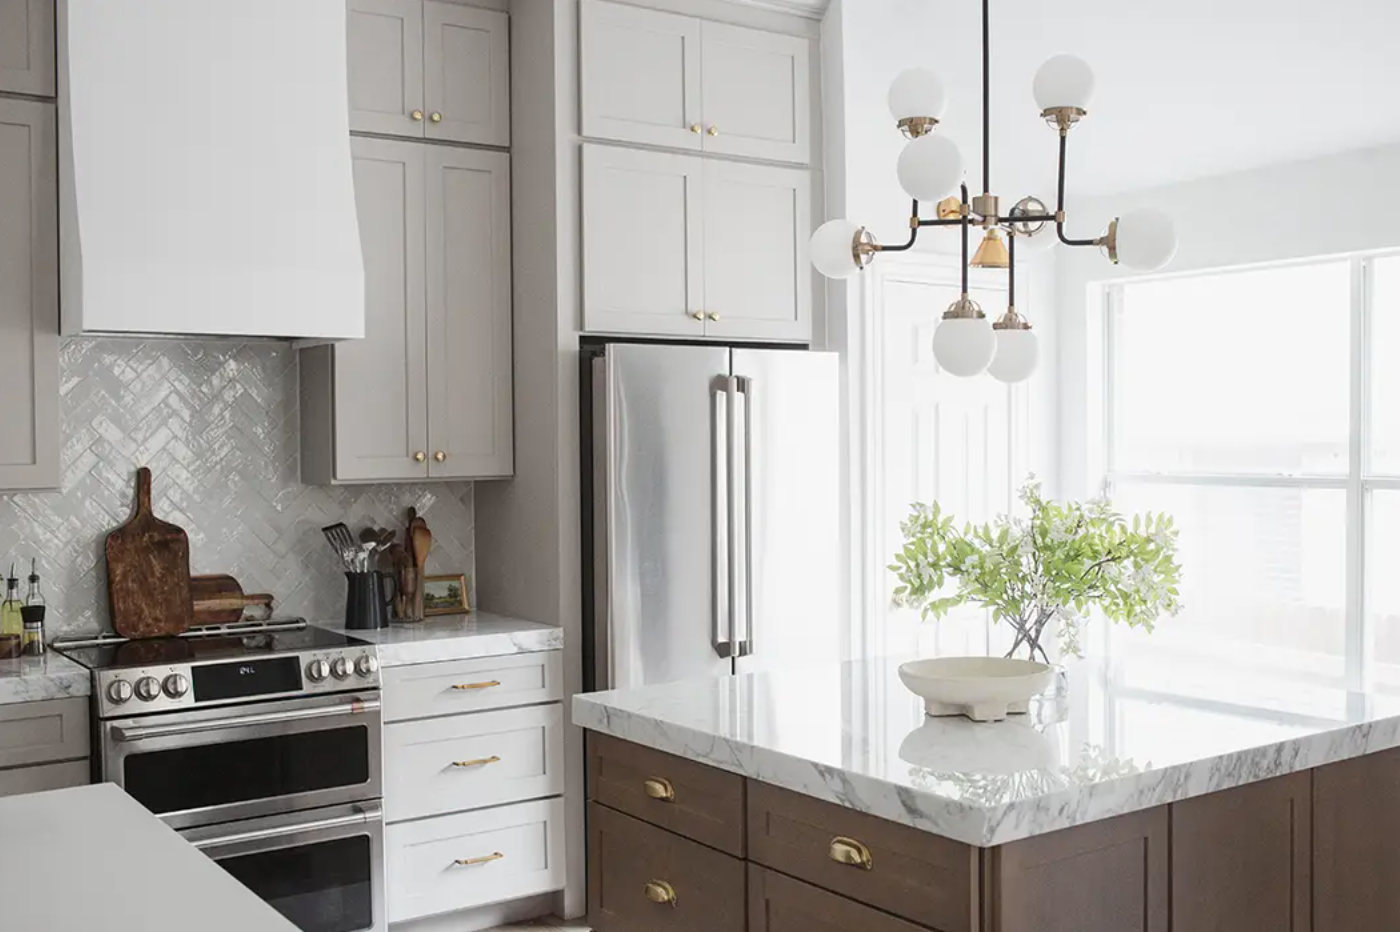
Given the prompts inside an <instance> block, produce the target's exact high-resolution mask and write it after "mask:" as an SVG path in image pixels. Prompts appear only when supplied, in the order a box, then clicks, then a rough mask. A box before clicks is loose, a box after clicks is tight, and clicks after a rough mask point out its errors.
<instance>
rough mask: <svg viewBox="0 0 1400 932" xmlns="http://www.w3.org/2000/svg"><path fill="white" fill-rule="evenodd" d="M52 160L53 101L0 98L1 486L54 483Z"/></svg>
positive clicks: (54, 175)
mask: <svg viewBox="0 0 1400 932" xmlns="http://www.w3.org/2000/svg"><path fill="white" fill-rule="evenodd" d="M8 5H10V6H12V5H13V4H8ZM0 8H4V7H2V6H0ZM2 30H3V27H2V26H0V31H2ZM57 166H58V129H57V120H56V115H55V108H54V105H53V104H46V103H40V102H38V101H30V100H0V399H4V402H3V405H0V490H17V489H53V488H58V485H59V430H58V417H59V413H58V408H59V404H58V187H57V176H58V168H57Z"/></svg>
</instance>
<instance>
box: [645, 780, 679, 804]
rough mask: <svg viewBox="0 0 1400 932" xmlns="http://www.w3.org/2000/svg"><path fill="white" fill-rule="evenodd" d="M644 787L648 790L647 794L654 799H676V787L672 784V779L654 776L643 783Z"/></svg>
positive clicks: (664, 801)
mask: <svg viewBox="0 0 1400 932" xmlns="http://www.w3.org/2000/svg"><path fill="white" fill-rule="evenodd" d="M642 788H643V789H645V790H646V791H647V795H648V796H650V797H651V798H652V799H659V800H661V801H662V802H663V803H673V802H675V801H676V788H675V787H674V786H672V785H671V781H670V780H666V779H663V778H662V777H652V778H651V779H649V780H647V781H646V782H645V783H643V784H642Z"/></svg>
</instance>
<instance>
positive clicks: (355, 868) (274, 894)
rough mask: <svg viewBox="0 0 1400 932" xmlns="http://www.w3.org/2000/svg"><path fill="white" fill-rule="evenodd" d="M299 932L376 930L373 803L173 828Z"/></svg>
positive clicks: (378, 895)
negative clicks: (178, 828)
mask: <svg viewBox="0 0 1400 932" xmlns="http://www.w3.org/2000/svg"><path fill="white" fill-rule="evenodd" d="M180 834H181V835H182V836H183V837H184V839H185V840H186V841H188V842H189V843H190V844H192V845H194V846H195V847H196V848H198V849H200V850H201V851H203V852H204V853H205V854H207V855H209V857H211V858H213V859H214V860H215V861H217V862H218V864H219V866H220V867H222V868H223V869H224V870H226V871H228V872H229V873H230V874H232V875H233V876H234V878H236V879H237V880H238V881H239V882H240V883H242V884H243V885H244V886H245V887H247V888H248V889H249V890H251V891H253V893H255V894H257V895H258V896H259V897H260V898H262V899H263V900H264V901H266V902H267V904H268V905H270V906H271V907H272V908H273V909H275V910H277V911H278V912H279V913H281V914H282V915H284V916H286V917H287V919H288V920H289V921H290V922H291V923H292V924H293V925H295V926H296V927H297V928H298V929H301V930H302V932H370V930H372V932H383V930H385V929H387V928H388V924H387V922H386V921H385V907H384V824H383V819H382V813H381V811H380V808H379V804H378V803H366V804H364V805H353V806H337V807H333V808H330V809H317V810H313V811H311V812H295V813H291V814H289V815H280V816H271V817H269V818H265V819H252V820H249V821H246V822H237V823H235V824H233V825H206V826H202V827H200V828H191V829H185V830H184V831H183V832H181V833H180Z"/></svg>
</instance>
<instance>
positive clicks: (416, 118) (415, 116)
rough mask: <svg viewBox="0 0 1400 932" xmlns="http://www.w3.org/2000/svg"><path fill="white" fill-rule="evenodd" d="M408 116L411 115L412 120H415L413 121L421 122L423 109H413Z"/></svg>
mask: <svg viewBox="0 0 1400 932" xmlns="http://www.w3.org/2000/svg"><path fill="white" fill-rule="evenodd" d="M409 116H411V117H413V122H415V123H422V122H423V111H422V110H415V111H413V112H412V113H410V114H409Z"/></svg>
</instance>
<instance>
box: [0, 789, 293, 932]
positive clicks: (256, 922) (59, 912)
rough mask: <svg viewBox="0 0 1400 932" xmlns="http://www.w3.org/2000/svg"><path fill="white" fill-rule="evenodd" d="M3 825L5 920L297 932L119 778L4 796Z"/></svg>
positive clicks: (64, 930) (61, 926)
mask: <svg viewBox="0 0 1400 932" xmlns="http://www.w3.org/2000/svg"><path fill="white" fill-rule="evenodd" d="M0 827H3V828H0V904H4V905H3V908H0V911H3V915H4V920H3V922H0V924H3V926H4V927H5V928H6V929H16V930H18V929H31V930H35V932H38V930H40V929H42V930H44V932H92V930H94V929H121V930H125V929H140V930H141V932H187V930H189V929H199V930H200V932H297V930H296V927H295V926H293V925H292V924H291V923H290V922H288V921H287V920H286V919H284V918H283V917H282V915H281V914H280V913H278V912H277V911H276V910H274V909H273V908H272V907H271V906H268V905H267V904H266V903H264V902H263V901H262V900H260V899H258V897H257V896H255V895H254V894H253V893H252V892H250V891H249V890H248V888H247V887H244V886H243V885H242V884H241V883H239V882H238V881H236V880H234V879H233V878H232V877H231V876H229V874H228V873H227V872H226V871H224V869H223V868H222V867H220V866H219V865H218V864H217V863H215V862H214V861H212V860H210V859H209V858H208V857H207V856H206V855H204V854H203V853H201V852H200V851H199V849H197V848H195V847H194V846H192V845H190V844H189V843H188V842H186V841H185V840H184V839H183V838H181V837H180V836H179V835H177V834H176V833H175V832H174V830H172V829H171V828H169V827H168V826H166V824H165V823H164V822H162V821H160V819H158V818H156V817H155V816H153V815H151V813H150V812H148V811H147V810H146V809H145V807H143V806H142V805H141V804H140V803H138V802H136V800H134V799H132V798H131V797H130V796H128V795H126V793H125V792H123V791H122V790H121V789H119V788H118V787H117V786H116V785H115V784H112V783H99V784H96V785H94V786H80V787H74V788H72V789H67V790H54V791H52V792H48V793H32V794H30V795H28V796H11V797H9V798H7V799H0ZM122 851H128V852H140V856H139V857H121V856H120V852H122ZM104 853H105V854H107V855H112V856H103V855H104Z"/></svg>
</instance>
